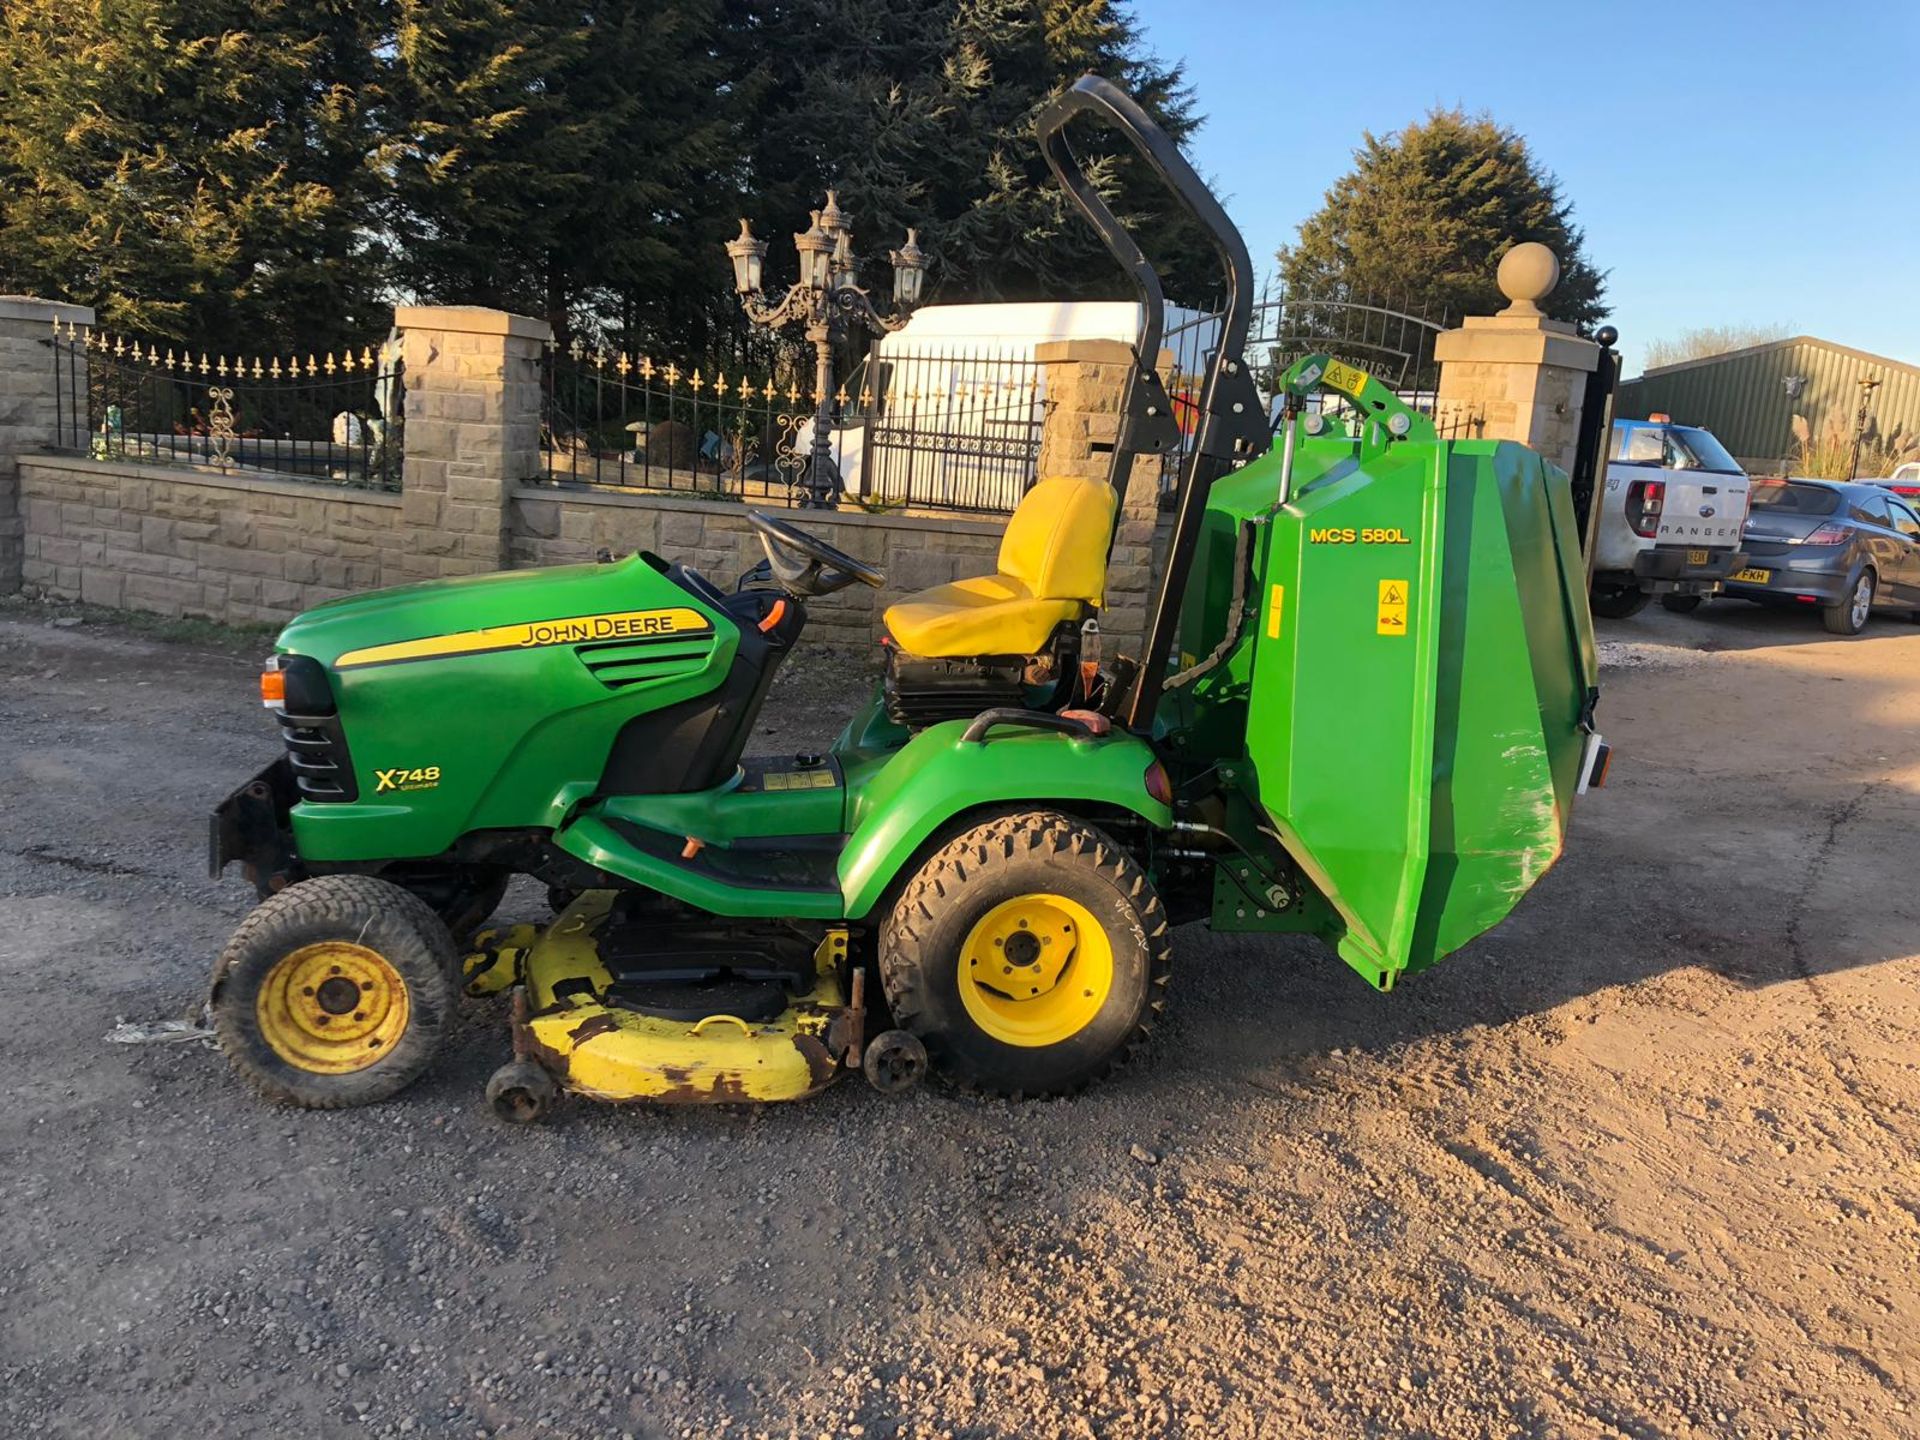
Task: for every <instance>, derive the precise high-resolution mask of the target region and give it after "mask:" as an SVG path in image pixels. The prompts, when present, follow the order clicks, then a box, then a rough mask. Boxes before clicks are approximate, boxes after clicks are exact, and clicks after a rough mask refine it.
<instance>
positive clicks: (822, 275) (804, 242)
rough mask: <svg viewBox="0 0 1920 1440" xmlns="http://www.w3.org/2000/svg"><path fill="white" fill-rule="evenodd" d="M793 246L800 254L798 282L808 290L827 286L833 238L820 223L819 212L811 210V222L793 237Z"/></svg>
mask: <svg viewBox="0 0 1920 1440" xmlns="http://www.w3.org/2000/svg"><path fill="white" fill-rule="evenodd" d="M793 248H794V249H795V250H796V251H797V252H798V253H799V256H800V283H801V284H802V285H804V286H806V287H807V288H808V289H809V290H824V289H826V288H827V270H828V266H829V265H830V264H831V263H832V257H833V239H832V237H831V236H829V235H828V234H827V232H826V230H825V229H823V228H822V227H821V224H820V212H819V211H818V210H816V211H814V212H813V223H812V224H811V225H809V226H808V227H807V228H806V231H805V233H803V234H799V235H795V236H794V237H793Z"/></svg>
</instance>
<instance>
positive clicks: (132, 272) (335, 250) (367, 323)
mask: <svg viewBox="0 0 1920 1440" xmlns="http://www.w3.org/2000/svg"><path fill="white" fill-rule="evenodd" d="M382 10H383V6H382V5H381V4H379V3H371V0H298V3H296V0H193V3H186V0H141V3H137V4H134V3H113V0H8V3H7V5H6V7H5V12H4V19H0V194H4V199H3V200H0V286H3V287H4V288H7V289H13V290H22V291H30V292H33V293H37V294H41V295H47V296H52V297H58V298H63V299H68V300H73V301H78V302H80V303H84V304H90V305H92V306H94V307H95V308H96V309H97V310H98V311H99V312H100V317H101V323H102V324H105V325H108V326H112V327H115V328H118V329H123V330H127V331H132V332H136V333H140V334H148V335H154V336H158V337H161V338H184V339H191V340H192V341H193V342H194V343H195V344H199V345H205V346H206V347H208V348H222V347H226V348H231V349H235V350H242V349H244V350H248V351H257V350H263V349H272V348H276V347H278V346H281V345H285V344H294V343H298V344H299V345H301V346H302V347H314V348H330V347H331V346H332V345H334V344H335V343H339V342H346V343H354V342H361V341H364V340H365V339H366V338H367V337H368V335H369V334H370V333H371V332H372V330H373V329H375V328H376V327H377V326H378V325H379V324H381V323H383V321H384V315H383V311H384V306H383V305H382V304H381V296H380V293H379V284H378V273H377V268H376V264H375V257H374V256H373V254H372V253H371V249H370V246H369V244H368V237H369V230H370V226H371V224H372V221H373V206H374V201H375V195H376V189H377V184H378V177H377V176H376V175H375V173H374V172H373V170H372V169H371V167H370V166H369V165H368V163H367V157H368V155H369V153H370V151H371V150H372V148H373V137H374V135H375V133H376V131H377V128H378V126H379V124H380V123H381V106H382V100H383V94H382V90H381V87H380V81H381V62H380V60H379V58H378V49H377V47H378V42H379V38H380V36H381V34H382V32H383V21H382V13H381V12H382Z"/></svg>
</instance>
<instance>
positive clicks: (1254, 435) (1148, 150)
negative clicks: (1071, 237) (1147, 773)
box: [1035, 75, 1270, 731]
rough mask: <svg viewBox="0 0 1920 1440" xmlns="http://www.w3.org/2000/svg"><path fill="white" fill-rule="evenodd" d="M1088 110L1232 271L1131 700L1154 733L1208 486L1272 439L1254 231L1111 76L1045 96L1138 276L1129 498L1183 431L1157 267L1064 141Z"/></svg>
mask: <svg viewBox="0 0 1920 1440" xmlns="http://www.w3.org/2000/svg"><path fill="white" fill-rule="evenodd" d="M1088 113H1090V114H1092V115H1095V116H1097V117H1098V118H1099V119H1101V120H1104V121H1105V122H1106V123H1107V124H1108V125H1109V126H1111V127H1112V128H1113V129H1115V130H1118V131H1119V132H1120V133H1121V134H1122V135H1124V136H1125V137H1126V138H1127V141H1128V143H1130V144H1131V145H1132V146H1133V148H1134V149H1135V150H1137V151H1138V152H1139V153H1140V157H1141V158H1142V159H1143V160H1145V161H1146V162H1147V166H1148V168H1149V169H1151V170H1152V171H1153V173H1154V175H1155V176H1157V177H1158V178H1159V180H1160V182H1161V184H1163V185H1165V186H1166V187H1167V189H1168V190H1170V191H1171V192H1172V193H1173V195H1174V197H1175V198H1176V199H1177V200H1178V201H1179V202H1180V204H1181V205H1182V206H1183V207H1184V208H1185V209H1186V211H1187V213H1188V214H1190V215H1191V216H1192V217H1193V218H1194V219H1195V220H1196V221H1198V222H1199V224H1200V226H1201V228H1202V229H1204V230H1205V231H1206V232H1207V237H1208V239H1210V240H1211V241H1212V242H1213V248H1214V250H1215V252H1216V253H1217V254H1218V255H1219V258H1220V264H1221V267H1222V269H1224V270H1225V272H1226V280H1227V300H1226V307H1225V310H1224V311H1223V313H1222V316H1221V329H1220V336H1219V344H1218V347H1217V348H1216V349H1215V350H1214V351H1213V352H1212V353H1211V354H1210V355H1208V357H1207V367H1206V372H1205V375H1204V377H1203V379H1202V381H1201V386H1200V404H1199V412H1200V414H1199V421H1198V423H1197V425H1196V427H1195V431H1194V437H1193V446H1192V449H1191V450H1190V451H1189V452H1188V454H1187V458H1186V464H1185V465H1184V467H1183V468H1182V470H1181V473H1180V479H1179V489H1178V494H1177V499H1176V503H1175V509H1174V521H1173V538H1172V542H1171V544H1170V546H1169V548H1168V553H1167V566H1166V569H1165V571H1164V572H1163V573H1162V574H1161V577H1160V586H1159V592H1158V594H1157V595H1156V597H1155V599H1154V605H1153V611H1152V618H1151V619H1150V621H1149V623H1148V626H1147V643H1146V650H1145V653H1144V654H1143V655H1142V656H1141V660H1140V671H1139V676H1138V678H1137V679H1136V681H1135V682H1134V689H1133V693H1132V695H1131V696H1130V697H1129V698H1128V703H1127V708H1126V723H1127V726H1128V728H1129V729H1132V730H1135V731H1147V730H1151V729H1152V727H1153V715H1154V711H1155V709H1156V708H1157V707H1158V705H1159V703H1160V690H1161V685H1162V682H1163V681H1164V680H1165V678H1166V668H1167V659H1168V656H1169V655H1171V654H1172V651H1173V639H1174V631H1175V630H1176V629H1177V628H1178V626H1179V623H1180V602H1181V600H1182V599H1183V598H1184V596H1185V595H1186V589H1187V576H1188V574H1189V572H1190V571H1191V570H1192V568H1193V556H1194V551H1195V550H1196V549H1197V547H1198V545H1199V541H1200V519H1201V515H1202V513H1203V512H1204V511H1205V510H1206V506H1207V494H1208V492H1209V491H1210V490H1211V489H1212V488H1213V482H1214V481H1215V480H1217V479H1219V477H1220V476H1222V475H1224V474H1226V473H1227V471H1228V470H1229V469H1230V468H1231V467H1232V464H1233V461H1234V458H1235V453H1236V450H1237V449H1238V448H1239V447H1241V446H1243V445H1244V446H1247V447H1260V446H1264V445H1265V444H1266V443H1267V442H1268V440H1269V439H1270V436H1269V433H1268V430H1267V425H1266V417H1265V415H1264V414H1263V412H1262V409H1261V405H1260V398H1259V395H1258V393H1257V392H1256V391H1255V389H1254V386H1253V381H1252V378H1251V377H1250V376H1249V375H1248V374H1247V370H1246V365H1245V364H1244V363H1243V361H1242V359H1241V354H1242V352H1243V351H1244V350H1245V348H1246V343H1247V330H1248V327H1249V325H1250V324H1251V323H1252V318H1253V265H1252V262H1251V261H1250V260H1248V258H1247V243H1246V241H1245V240H1243V239H1241V238H1240V232H1239V231H1238V230H1237V229H1235V228H1234V224H1233V222H1232V221H1231V220H1229V219H1228V218H1227V212H1226V211H1225V210H1223V209H1221V207H1220V202H1219V201H1218V200H1216V199H1214V197H1213V192H1212V191H1210V190H1208V189H1207V187H1206V185H1205V184H1204V183H1203V182H1202V181H1201V179H1200V177H1199V175H1197V174H1196V173H1195V172H1194V169H1193V167H1192V166H1191V165H1189V164H1188V163H1187V161H1186V158H1185V157H1184V156H1183V155H1181V153H1180V150H1179V147H1178V146H1176V145H1175V144H1174V143H1173V138H1172V137H1171V136H1169V135H1168V134H1167V132H1166V131H1165V130H1162V129H1161V128H1160V127H1159V125H1157V124H1155V123H1154V121H1153V119H1152V118H1151V117H1150V116H1148V114H1147V112H1146V111H1144V110H1142V109H1141V108H1140V107H1139V105H1137V104H1136V103H1135V102H1134V100H1133V98H1132V97H1131V96H1129V95H1128V94H1127V93H1126V92H1125V91H1123V90H1122V89H1120V87H1119V86H1117V85H1115V84H1114V83H1113V82H1112V81H1111V80H1107V79H1104V78H1102V77H1101V76H1098V75H1083V76H1081V77H1080V79H1078V80H1076V81H1075V82H1074V83H1073V85H1072V87H1071V88H1069V89H1068V90H1066V91H1064V92H1063V93H1062V94H1060V95H1058V96H1056V97H1055V98H1054V99H1052V100H1051V101H1049V102H1048V103H1047V104H1046V106H1045V107H1044V108H1043V109H1042V110H1041V111H1040V117H1039V120H1038V122H1037V124H1036V127H1035V128H1036V129H1037V130H1038V132H1039V136H1040V149H1041V153H1042V154H1044V155H1045V156H1046V158H1047V166H1048V168H1049V169H1051V170H1052V171H1053V174H1054V178H1055V179H1057V180H1058V181H1059V182H1060V185H1061V188H1063V189H1064V190H1065V191H1066V192H1067V194H1068V195H1069V196H1070V197H1071V198H1072V200H1073V203H1074V204H1075V205H1076V206H1078V207H1079V210H1080V213H1081V214H1082V215H1084V216H1085V217H1086V218H1087V221H1088V223H1089V224H1091V225H1092V226H1093V228H1094V230H1095V231H1096V232H1097V233H1098V234H1099V236H1100V239H1101V241H1102V242H1103V243H1104V244H1105V245H1106V247H1107V250H1108V252H1109V253H1110V254H1111V255H1112V256H1113V258H1114V259H1115V260H1117V261H1118V262H1119V264H1120V267H1121V269H1123V270H1125V271H1126V272H1127V273H1128V274H1129V275H1131V276H1132V277H1133V283H1134V285H1135V287H1136V288H1137V289H1138V290H1139V292H1140V303H1141V311H1142V314H1141V321H1140V333H1139V337H1138V340H1137V342H1136V344H1135V346H1134V356H1135V360H1136V362H1137V363H1136V364H1135V365H1134V367H1133V371H1132V373H1131V375H1130V376H1129V378H1128V384H1127V395H1126V399H1125V402H1124V404H1123V406H1122V409H1121V416H1122V421H1121V426H1120V433H1119V435H1118V437H1117V438H1116V441H1115V444H1114V452H1113V464H1112V468H1111V470H1110V471H1109V478H1110V479H1111V480H1112V482H1113V485H1114V487H1115V488H1116V489H1117V490H1119V492H1120V494H1121V496H1122V497H1123V498H1124V496H1125V495H1126V487H1127V480H1128V477H1129V476H1130V475H1131V474H1132V471H1133V461H1134V459H1135V457H1136V456H1138V455H1140V454H1142V453H1158V452H1160V451H1164V450H1166V449H1167V448H1169V447H1170V446H1171V445H1172V444H1174V443H1175V441H1176V440H1177V438H1178V431H1177V429H1176V427H1175V426H1174V424H1173V409H1172V405H1171V403H1170V402H1169V401H1168V399H1167V395H1166V391H1165V388H1164V387H1163V386H1162V385H1161V383H1160V377H1159V375H1158V374H1157V373H1156V372H1155V366H1156V364H1157V363H1158V361H1159V356H1160V340H1161V337H1162V335H1163V334H1164V333H1165V326H1166V296H1165V293H1164V291H1163V290H1162V288H1161V284H1160V276H1159V273H1158V272H1157V271H1156V270H1155V269H1154V268H1153V266H1152V264H1151V263H1150V262H1149V261H1148V260H1147V257H1146V256H1145V255H1144V254H1143V253H1142V252H1141V250H1140V246H1139V245H1138V244H1137V243H1136V242H1135V241H1134V238H1133V236H1132V235H1131V234H1130V233H1129V232H1128V230H1127V228H1126V226H1124V225H1123V224H1121V223H1120V219H1119V217H1118V216H1116V215H1115V214H1114V213H1113V209H1112V207H1111V206H1109V205H1108V204H1107V202H1106V199H1105V198H1104V197H1103V196H1102V195H1101V194H1100V192H1099V191H1098V190H1097V189H1095V188H1094V186H1093V184H1092V182H1091V181H1089V180H1088V179H1087V173H1086V171H1085V169H1084V168H1083V167H1082V166H1081V164H1080V161H1079V158H1078V157H1077V156H1075V154H1074V153H1073V149H1072V147H1071V146H1069V145H1068V144H1067V137H1066V133H1065V132H1066V127H1067V123H1068V122H1069V121H1070V120H1072V119H1073V118H1074V117H1075V116H1077V115H1081V114H1088Z"/></svg>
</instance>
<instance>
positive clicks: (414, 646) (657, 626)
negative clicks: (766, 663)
mask: <svg viewBox="0 0 1920 1440" xmlns="http://www.w3.org/2000/svg"><path fill="white" fill-rule="evenodd" d="M711 629H713V626H712V624H711V623H710V622H709V621H708V619H707V617H706V616H704V615H702V614H701V613H700V612H699V611H698V610H693V609H690V608H688V607H686V606H672V607H669V608H668V609H665V610H621V611H616V612H615V613H613V614H611V615H569V616H566V617H564V618H562V619H557V620H535V621H533V622H532V623H531V624H527V625H499V626H495V627H494V628H492V629H489V630H462V631H460V632H459V633H458V634H454V635H429V636H427V637H426V638H425V639H421V640H401V641H398V642H396V643H395V644H392V645H371V646H368V647H367V648H366V649H364V650H349V651H347V653H346V654H344V655H342V656H341V657H340V658H339V659H338V660H335V661H334V662H333V667H334V669H336V670H352V669H356V668H358V667H360V666H363V665H393V664H397V663H399V662H401V661H403V660H450V659H453V658H454V657H455V656H458V655H483V654H486V653H487V652H488V651H492V650H527V649H535V648H538V647H539V646H543V645H583V644H590V643H592V642H594V641H596V640H647V639H652V638H656V637H657V638H661V639H664V638H666V637H668V636H673V635H695V634H700V633H703V632H705V631H709V630H711Z"/></svg>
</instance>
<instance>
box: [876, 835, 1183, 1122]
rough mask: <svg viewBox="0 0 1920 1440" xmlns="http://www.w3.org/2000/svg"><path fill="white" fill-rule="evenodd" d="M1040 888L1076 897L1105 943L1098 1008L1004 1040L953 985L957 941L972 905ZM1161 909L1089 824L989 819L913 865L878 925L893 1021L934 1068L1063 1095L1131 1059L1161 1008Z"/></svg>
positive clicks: (996, 1090) (998, 1086)
mask: <svg viewBox="0 0 1920 1440" xmlns="http://www.w3.org/2000/svg"><path fill="white" fill-rule="evenodd" d="M1039 892H1047V893H1052V894H1057V895H1061V896H1064V897H1066V898H1068V899H1070V900H1072V901H1074V902H1077V903H1078V904H1079V905H1081V906H1084V907H1085V908H1086V910H1087V912H1088V913H1090V914H1091V915H1092V916H1093V918H1094V919H1095V920H1096V921H1097V922H1098V923H1099V924H1100V925H1101V927H1102V929H1103V931H1104V932H1105V938H1106V940H1107V942H1108V943H1109V944H1110V945H1111V947H1112V952H1113V980H1112V984H1111V987H1110V989H1109V991H1108V993H1107V994H1106V996H1105V997H1104V999H1103V1000H1102V1002H1101V1004H1100V1007H1099V1009H1098V1011H1097V1012H1096V1013H1095V1014H1094V1015H1093V1017H1092V1018H1091V1019H1090V1020H1089V1021H1088V1022H1087V1023H1086V1024H1085V1026H1084V1027H1083V1028H1082V1029H1080V1030H1079V1031H1078V1032H1077V1033H1074V1034H1072V1035H1071V1036H1069V1037H1068V1038H1066V1039H1064V1040H1061V1041H1058V1042H1056V1043H1052V1044H1045V1045H1017V1044H1009V1043H1005V1042H1003V1041H1002V1040H1000V1039H997V1038H995V1037H994V1036H992V1035H990V1034H988V1033H987V1032H986V1031H985V1030H983V1029H982V1028H981V1026H980V1024H979V1023H978V1022H977V1021H976V1020H975V1018H974V1016H973V1015H972V1014H970V1013H969V1011H968V1009H967V1006H966V1004H965V1003H964V1001H963V1000H962V999H961V996H960V986H961V984H962V983H967V982H965V981H964V980H963V977H962V976H961V974H960V969H961V956H962V950H963V946H964V944H965V941H966V939H967V937H968V935H969V934H970V933H971V931H972V929H973V927H974V926H975V924H976V923H977V922H979V921H980V919H981V917H983V916H985V915H987V913H988V912H989V911H991V910H993V909H994V907H995V906H997V905H1001V904H1002V903H1004V902H1006V901H1009V900H1011V899H1014V898H1017V897H1019V896H1022V895H1027V894H1034V893H1039ZM1170 963H1171V944H1170V935H1169V930H1168V925H1167V917H1166V912H1165V911H1164V910H1163V909H1162V908H1161V905H1160V898H1159V896H1158V895H1157V894H1155V893H1154V889H1153V886H1152V885H1151V883H1149V881H1148V880H1147V877H1146V874H1145V872H1143V871H1142V870H1141V869H1140V867H1139V866H1138V865H1136V864H1135V863H1134V861H1133V859H1132V857H1130V856H1129V855H1128V854H1127V853H1126V851H1125V850H1123V849H1122V848H1121V847H1120V845H1119V844H1118V843H1117V842H1116V841H1115V840H1114V839H1113V837H1112V836H1110V835H1108V834H1107V833H1106V832H1105V831H1103V830H1101V829H1100V828H1099V827H1098V826H1095V825H1090V824H1088V823H1086V822H1084V821H1081V820H1076V819H1074V818H1073V817H1071V816H1068V815H1064V814H1060V813H1058V812H1056V811H1027V812H1023V813H1020V814H1015V815H1009V816H1006V817H1004V818H1001V819H996V820H991V821H988V822H987V823H985V824H982V825H977V826H975V827H974V828H972V829H970V830H968V831H966V832H964V833H963V834H961V835H959V836H956V837H955V838H954V839H953V840H951V841H949V842H948V843H947V844H946V845H944V846H942V847H941V848H940V849H939V850H938V851H936V852H935V853H934V854H933V855H932V856H930V857H929V858H928V859H927V861H926V862H925V863H924V864H923V865H922V866H921V867H920V869H919V870H918V871H917V872H916V873H915V874H914V876H913V878H912V879H911V880H910V881H909V882H908V884H907V887H906V889H905V890H904V891H903V892H902V893H901V895H900V898H899V900H898V901H897V902H896V903H895V905H894V907H893V910H892V912H891V914H890V915H889V916H888V918H887V921H886V924H885V926H884V927H883V929H882V933H881V946H880V978H881V983H882V985H883V986H884V988H885V991H886V997H887V1004H888V1006H889V1007H890V1008H891V1010H892V1012H893V1017H894V1021H895V1023H896V1024H898V1025H899V1026H901V1027H902V1028H903V1029H906V1030H908V1031H911V1032H912V1033H913V1034H915V1035H917V1036H919V1037H920V1039H921V1040H922V1041H923V1042H924V1043H925V1045H926V1047H927V1052H928V1055H929V1057H930V1059H931V1062H932V1070H933V1074H934V1075H935V1076H936V1077H937V1078H939V1079H940V1080H942V1081H943V1082H945V1083H947V1084H949V1085H954V1086H958V1087H960V1088H962V1089H968V1090H978V1091H984V1092H987V1093H989V1094H994V1095H1002V1096H1006V1097H1009V1098H1013V1099H1019V1098H1022V1097H1026V1096H1048V1095H1069V1094H1073V1093H1075V1092H1077V1091H1080V1090H1083V1089H1085V1088H1086V1087H1087V1086H1088V1085H1091V1084H1092V1083H1094V1082H1095V1081H1097V1080H1100V1079H1102V1078H1104V1077H1105V1076H1107V1075H1108V1074H1110V1073H1112V1072H1113V1071H1115V1070H1117V1069H1119V1068H1121V1067H1122V1066H1124V1065H1126V1064H1127V1063H1128V1062H1129V1061H1131V1060H1132V1059H1134V1058H1135V1057H1136V1056H1137V1055H1138V1054H1140V1052H1141V1051H1142V1050H1144V1048H1145V1047H1146V1045H1147V1042H1148V1039H1149V1037H1150V1036H1151V1034H1152V1031H1153V1027H1154V1025H1155V1023H1156V1022H1157V1021H1158V1019H1159V1017H1160V1015H1161V1013H1162V1011H1163V1010H1164V1009H1165V1008H1166V987H1167V981H1168V979H1169V976H1170V974H1171V970H1170Z"/></svg>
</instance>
